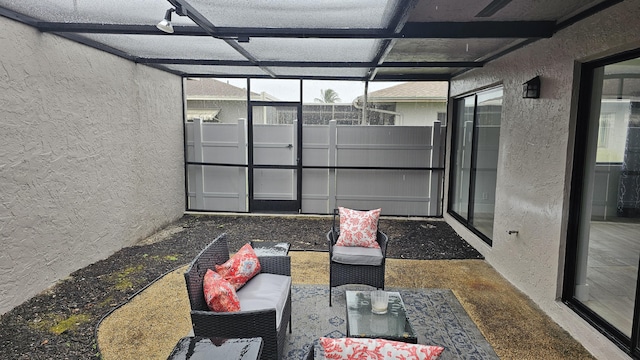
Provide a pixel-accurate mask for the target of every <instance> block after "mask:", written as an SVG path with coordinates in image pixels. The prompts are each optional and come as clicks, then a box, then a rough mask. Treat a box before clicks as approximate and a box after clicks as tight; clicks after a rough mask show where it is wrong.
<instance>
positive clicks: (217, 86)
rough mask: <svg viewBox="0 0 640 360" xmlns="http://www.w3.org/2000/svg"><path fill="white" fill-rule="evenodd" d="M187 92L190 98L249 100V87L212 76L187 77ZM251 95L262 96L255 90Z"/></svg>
mask: <svg viewBox="0 0 640 360" xmlns="http://www.w3.org/2000/svg"><path fill="white" fill-rule="evenodd" d="M185 93H186V96H187V98H188V99H207V100H209V99H215V100H222V99H226V100H242V101H246V100H247V89H244V88H239V87H237V86H234V85H231V84H228V83H226V82H223V81H220V80H216V79H212V78H199V79H187V85H186V86H185ZM251 95H252V96H254V97H259V96H260V94H256V93H254V92H251ZM267 96H269V95H267Z"/></svg>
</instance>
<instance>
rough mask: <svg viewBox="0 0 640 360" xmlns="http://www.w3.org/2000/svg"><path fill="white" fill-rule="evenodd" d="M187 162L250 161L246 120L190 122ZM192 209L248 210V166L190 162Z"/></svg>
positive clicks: (238, 162) (187, 125) (188, 174)
mask: <svg viewBox="0 0 640 360" xmlns="http://www.w3.org/2000/svg"><path fill="white" fill-rule="evenodd" d="M185 127H186V130H185V132H186V135H187V146H186V148H187V161H193V162H208V163H220V164H246V163H247V151H246V121H245V120H244V119H240V120H238V123H237V124H216V123H203V122H202V121H201V120H198V119H196V120H194V121H193V122H190V123H187V124H186V126H185ZM187 177H188V182H187V186H188V201H189V208H190V209H193V210H214V211H247V210H248V208H247V169H246V168H244V167H219V166H201V165H190V166H188V168H187Z"/></svg>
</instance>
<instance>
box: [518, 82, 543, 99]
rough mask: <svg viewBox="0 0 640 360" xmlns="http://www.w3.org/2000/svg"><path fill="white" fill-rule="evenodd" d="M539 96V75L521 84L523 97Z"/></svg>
mask: <svg viewBox="0 0 640 360" xmlns="http://www.w3.org/2000/svg"><path fill="white" fill-rule="evenodd" d="M539 97H540V76H536V77H534V78H533V79H531V80H529V81H527V82H526V83H524V84H522V98H523V99H537V98H539Z"/></svg>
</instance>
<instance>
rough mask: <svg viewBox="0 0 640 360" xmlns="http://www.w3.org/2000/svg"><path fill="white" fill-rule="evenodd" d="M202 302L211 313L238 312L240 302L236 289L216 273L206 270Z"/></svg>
mask: <svg viewBox="0 0 640 360" xmlns="http://www.w3.org/2000/svg"><path fill="white" fill-rule="evenodd" d="M202 287H203V290H204V300H205V301H206V302H207V306H209V309H211V311H216V312H235V311H240V300H238V295H236V289H235V288H234V287H233V285H231V284H230V283H229V282H228V281H227V280H225V279H223V278H222V276H220V274H218V273H217V272H215V271H213V270H211V269H208V270H207V273H206V274H204V284H203V285H202Z"/></svg>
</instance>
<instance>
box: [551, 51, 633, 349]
mask: <svg viewBox="0 0 640 360" xmlns="http://www.w3.org/2000/svg"><path fill="white" fill-rule="evenodd" d="M634 56H636V57H635V58H631V59H629V58H628V57H627V58H612V59H609V60H603V61H598V62H594V63H589V64H585V65H583V71H582V74H584V75H583V79H582V82H583V83H584V84H589V86H585V87H583V89H581V92H580V102H579V105H578V119H584V121H582V122H581V121H580V120H579V122H578V124H577V129H576V142H575V143H576V147H575V151H574V154H575V155H574V173H573V177H572V178H573V182H572V184H571V200H570V202H571V203H570V209H571V210H570V218H569V219H570V220H569V231H568V236H567V239H568V241H567V260H566V262H565V264H566V268H565V281H564V284H565V285H564V289H563V300H564V301H565V302H566V303H567V304H568V305H569V306H570V307H572V308H573V309H574V310H575V311H576V312H577V313H578V314H580V315H581V316H582V317H584V318H585V319H586V320H587V321H589V322H591V323H592V324H593V325H594V326H595V327H596V328H598V329H599V330H600V331H602V332H603V333H604V334H606V335H607V336H608V337H610V338H611V339H612V340H614V341H615V342H616V343H618V344H622V346H623V347H626V349H627V351H628V352H629V353H630V354H631V355H633V356H635V357H636V358H638V356H639V355H640V351H639V349H638V330H639V326H638V319H637V316H638V311H639V310H640V305H639V304H640V302H639V300H638V298H637V296H636V284H637V281H638V261H639V260H640V242H638V234H639V233H640V82H639V81H637V79H638V78H639V77H640V57H637V56H638V53H636V54H635V55H634ZM634 337H635V338H634Z"/></svg>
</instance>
